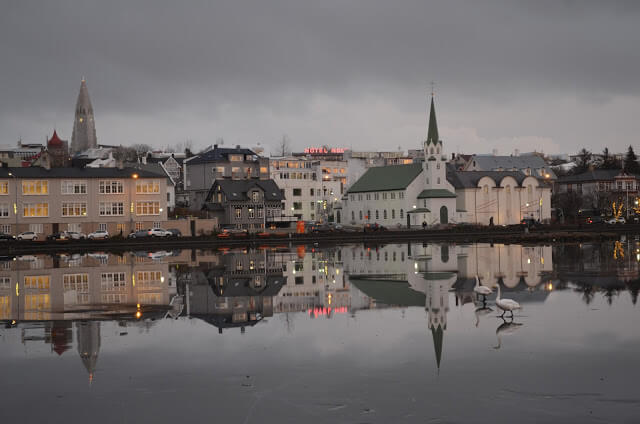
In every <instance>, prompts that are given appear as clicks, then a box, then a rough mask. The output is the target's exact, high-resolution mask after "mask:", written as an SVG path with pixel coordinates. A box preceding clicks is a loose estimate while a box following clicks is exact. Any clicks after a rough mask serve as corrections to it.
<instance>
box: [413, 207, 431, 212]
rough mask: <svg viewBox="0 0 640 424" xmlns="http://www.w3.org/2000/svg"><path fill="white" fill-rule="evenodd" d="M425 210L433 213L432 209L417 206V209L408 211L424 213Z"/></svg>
mask: <svg viewBox="0 0 640 424" xmlns="http://www.w3.org/2000/svg"><path fill="white" fill-rule="evenodd" d="M424 212H429V213H431V211H430V210H429V209H427V208H417V209H411V210H408V211H407V213H424Z"/></svg>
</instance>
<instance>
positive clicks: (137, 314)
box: [136, 311, 142, 319]
mask: <svg viewBox="0 0 640 424" xmlns="http://www.w3.org/2000/svg"><path fill="white" fill-rule="evenodd" d="M141 317H142V312H140V311H137V312H136V319H140V318H141Z"/></svg>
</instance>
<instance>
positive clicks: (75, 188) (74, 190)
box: [60, 180, 87, 194]
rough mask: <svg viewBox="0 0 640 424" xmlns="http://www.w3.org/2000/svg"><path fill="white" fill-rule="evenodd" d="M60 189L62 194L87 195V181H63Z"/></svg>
mask: <svg viewBox="0 0 640 424" xmlns="http://www.w3.org/2000/svg"><path fill="white" fill-rule="evenodd" d="M60 188H61V192H62V194H87V182H86V181H73V180H70V181H62V183H61V184H60Z"/></svg>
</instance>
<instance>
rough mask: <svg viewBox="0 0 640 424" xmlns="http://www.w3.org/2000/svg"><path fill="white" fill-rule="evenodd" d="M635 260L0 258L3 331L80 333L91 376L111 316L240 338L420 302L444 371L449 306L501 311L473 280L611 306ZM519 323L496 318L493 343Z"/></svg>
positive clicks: (244, 252)
mask: <svg viewBox="0 0 640 424" xmlns="http://www.w3.org/2000/svg"><path fill="white" fill-rule="evenodd" d="M636 253H637V255H640V244H639V242H638V240H634V239H623V240H620V241H618V242H615V243H610V244H603V245H599V244H584V245H583V244H565V245H556V246H554V247H551V246H543V245H540V246H522V245H502V244H496V245H488V244H476V245H465V244H457V245H454V244H421V243H412V244H389V245H369V246H366V245H365V246H362V245H349V246H336V247H332V248H323V249H318V248H313V247H297V248H293V249H284V248H263V249H237V250H230V249H221V250H215V251H201V250H180V251H171V252H170V251H138V252H126V253H122V254H113V253H108V252H92V253H87V254H57V255H23V256H17V257H4V258H2V260H1V261H0V320H2V322H3V326H4V327H5V330H4V334H8V333H7V332H10V331H17V332H19V341H20V342H21V343H22V344H23V345H25V346H30V345H33V344H34V343H45V344H47V345H50V350H51V352H52V353H55V354H56V355H59V356H61V355H64V354H66V352H68V351H70V350H71V349H72V346H73V343H74V335H75V344H76V347H77V353H78V355H79V356H80V358H81V360H82V363H83V365H84V367H85V368H86V370H87V373H88V376H89V380H90V381H91V380H92V379H93V377H94V374H95V371H96V366H97V365H96V364H97V361H98V357H99V354H100V348H101V326H103V325H104V324H103V323H104V322H105V321H112V322H115V323H117V326H118V328H119V329H120V331H119V334H120V335H122V336H125V335H127V334H128V330H127V329H128V328H129V327H133V328H135V327H139V328H147V329H148V328H150V327H151V326H154V325H155V324H156V323H157V322H159V321H161V320H164V319H167V320H188V319H197V320H201V321H203V322H206V323H207V324H210V325H211V326H213V327H215V328H216V330H217V332H218V333H220V334H224V333H225V332H233V333H239V334H244V333H245V332H246V331H247V330H248V329H249V328H252V327H256V328H255V331H260V330H259V329H258V327H259V324H261V323H262V322H263V321H266V319H267V318H270V317H273V316H280V317H281V319H282V322H283V323H284V325H285V327H286V330H287V332H289V333H290V334H294V333H295V320H296V319H300V318H302V319H309V320H316V319H332V318H335V317H336V316H337V315H344V316H345V317H346V318H348V319H356V318H357V317H358V315H360V314H363V313H366V312H367V311H371V310H376V309H394V308H400V309H403V310H404V309H405V308H409V307H419V308H423V309H424V311H425V318H424V321H423V327H422V328H423V330H422V331H423V332H424V336H425V338H428V339H429V340H430V344H431V345H432V349H433V355H434V358H435V366H436V368H438V369H439V368H440V367H441V365H442V362H443V354H444V351H445V339H446V333H447V324H448V315H449V314H450V310H451V309H452V308H463V307H465V305H470V306H471V307H472V309H471V313H473V316H472V317H470V319H469V323H470V324H474V327H475V328H479V327H481V326H480V323H481V321H484V320H487V321H490V320H492V319H494V318H493V317H494V316H497V312H499V311H496V305H495V297H496V291H495V290H494V293H492V294H490V295H487V296H486V297H485V298H482V297H479V296H478V295H477V294H476V293H474V287H475V286H476V276H478V277H479V279H480V280H481V282H482V284H483V285H484V286H487V287H494V286H499V287H500V288H501V291H502V293H503V294H504V295H505V297H509V298H511V299H514V300H515V301H517V302H518V303H520V304H521V305H522V306H523V307H524V308H525V310H526V308H527V305H528V304H540V303H542V302H545V301H546V300H547V298H548V297H549V296H550V294H551V293H552V292H554V291H557V290H564V291H571V290H572V291H575V292H578V293H579V294H580V296H581V297H582V299H583V300H584V302H586V303H587V304H589V303H591V302H593V300H594V297H595V296H596V295H597V294H598V293H601V294H602V295H603V296H604V297H605V299H606V300H607V302H608V303H609V304H612V303H613V302H614V300H615V298H617V297H618V296H619V295H620V293H622V292H623V291H627V290H628V291H629V292H630V294H631V298H632V302H633V304H635V303H636V302H637V297H638V291H639V289H640V279H639V278H638V277H639V267H638V264H639V263H640V256H636ZM507 294H508V296H507ZM294 318H295V319H294ZM473 318H475V320H473ZM516 319H517V320H519V319H518V313H516ZM519 321H520V320H519ZM522 324H523V323H522V322H515V321H513V320H508V321H506V320H505V321H499V322H498V327H497V329H496V337H497V346H495V347H496V348H500V347H501V346H502V336H506V335H509V334H512V333H515V332H516V330H518V329H520V328H522V327H523V326H522ZM490 327H493V324H491V325H490ZM265 328H266V327H265ZM251 331H254V330H253V329H252V330H251ZM265 331H267V330H265ZM429 333H430V334H429Z"/></svg>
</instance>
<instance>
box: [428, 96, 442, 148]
mask: <svg viewBox="0 0 640 424" xmlns="http://www.w3.org/2000/svg"><path fill="white" fill-rule="evenodd" d="M439 140H440V137H439V135H438V123H437V122H436V107H435V106H434V104H433V96H431V110H430V111H429V130H428V131H427V143H433V144H437V143H438V141H439Z"/></svg>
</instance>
